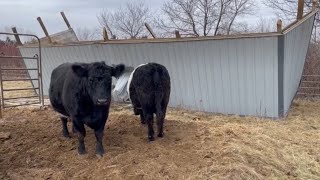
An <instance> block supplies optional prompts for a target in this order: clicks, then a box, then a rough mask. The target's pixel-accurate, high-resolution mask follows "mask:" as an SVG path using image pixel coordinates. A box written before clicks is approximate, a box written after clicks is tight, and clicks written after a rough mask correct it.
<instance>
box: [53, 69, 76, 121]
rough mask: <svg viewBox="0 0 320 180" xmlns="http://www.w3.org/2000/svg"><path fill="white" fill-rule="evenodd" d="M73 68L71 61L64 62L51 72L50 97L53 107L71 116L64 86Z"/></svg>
mask: <svg viewBox="0 0 320 180" xmlns="http://www.w3.org/2000/svg"><path fill="white" fill-rule="evenodd" d="M70 70H71V64H70V63H64V64H61V65H60V66H58V67H57V68H55V69H54V70H53V71H52V73H51V81H50V87H49V98H50V102H51V105H52V107H53V108H54V109H55V110H56V111H57V112H59V113H61V114H63V115H65V116H69V115H68V113H67V112H66V110H65V108H64V106H63V101H62V92H63V88H64V82H65V80H66V79H67V78H68V74H69V71H70Z"/></svg>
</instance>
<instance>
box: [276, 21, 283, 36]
mask: <svg viewBox="0 0 320 180" xmlns="http://www.w3.org/2000/svg"><path fill="white" fill-rule="evenodd" d="M277 32H278V33H281V32H282V21H281V19H279V20H278V22H277Z"/></svg>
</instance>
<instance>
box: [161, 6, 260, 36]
mask: <svg viewBox="0 0 320 180" xmlns="http://www.w3.org/2000/svg"><path fill="white" fill-rule="evenodd" d="M252 2H253V0H171V1H169V2H166V3H165V4H164V6H163V8H162V10H163V13H164V17H162V18H161V19H158V20H157V22H158V23H157V24H158V26H157V27H158V28H161V29H163V30H164V31H167V32H169V33H170V32H173V31H174V30H179V31H180V32H181V34H182V35H185V36H207V35H209V34H213V35H217V34H222V33H225V34H230V32H231V28H232V26H233V25H234V23H235V21H236V18H238V17H240V16H244V15H246V14H249V13H250V12H252V10H253V8H252V7H253V5H254V4H253V3H252Z"/></svg>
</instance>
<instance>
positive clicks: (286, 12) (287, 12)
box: [264, 0, 320, 41]
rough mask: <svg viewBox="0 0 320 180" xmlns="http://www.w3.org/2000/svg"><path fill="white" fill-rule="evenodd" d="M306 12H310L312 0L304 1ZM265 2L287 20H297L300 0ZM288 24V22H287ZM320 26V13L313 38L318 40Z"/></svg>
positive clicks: (316, 20) (268, 0)
mask: <svg viewBox="0 0 320 180" xmlns="http://www.w3.org/2000/svg"><path fill="white" fill-rule="evenodd" d="M304 3H305V6H304V12H305V13H307V12H310V11H311V9H312V0H305V1H304ZM264 4H265V5H266V6H268V7H270V8H272V9H273V10H274V11H275V12H276V13H277V15H278V16H279V17H280V18H282V19H286V20H287V21H292V20H295V19H296V17H297V10H298V8H297V7H298V0H295V1H294V0H264ZM285 24H288V23H285ZM319 27H320V14H319V13H317V14H316V19H315V24H314V29H313V40H314V41H317V40H318V32H317V29H318V28H319Z"/></svg>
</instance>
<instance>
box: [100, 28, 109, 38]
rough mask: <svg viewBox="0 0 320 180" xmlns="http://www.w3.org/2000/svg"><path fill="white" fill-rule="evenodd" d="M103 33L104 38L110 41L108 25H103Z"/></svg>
mask: <svg viewBox="0 0 320 180" xmlns="http://www.w3.org/2000/svg"><path fill="white" fill-rule="evenodd" d="M102 34H103V40H104V41H108V40H109V37H108V32H107V29H106V27H103V30H102Z"/></svg>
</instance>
